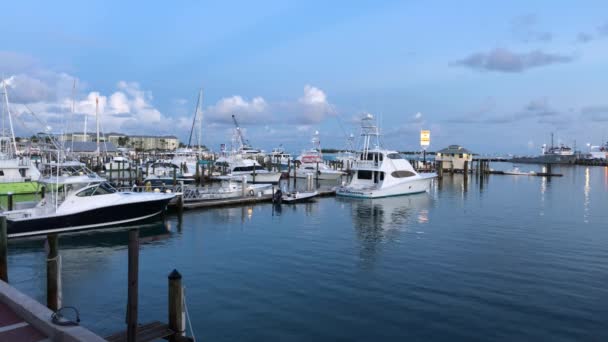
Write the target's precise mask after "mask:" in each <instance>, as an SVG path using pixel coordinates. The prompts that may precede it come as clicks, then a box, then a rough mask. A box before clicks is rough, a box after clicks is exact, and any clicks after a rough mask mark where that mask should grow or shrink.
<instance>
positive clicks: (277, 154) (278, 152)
mask: <svg viewBox="0 0 608 342" xmlns="http://www.w3.org/2000/svg"><path fill="white" fill-rule="evenodd" d="M290 159H291V155H290V154H289V153H287V152H285V149H284V148H283V146H279V147H275V148H273V149H272V152H270V154H269V155H268V156H267V157H266V162H269V163H272V164H279V165H280V166H287V164H288V163H289V160H290Z"/></svg>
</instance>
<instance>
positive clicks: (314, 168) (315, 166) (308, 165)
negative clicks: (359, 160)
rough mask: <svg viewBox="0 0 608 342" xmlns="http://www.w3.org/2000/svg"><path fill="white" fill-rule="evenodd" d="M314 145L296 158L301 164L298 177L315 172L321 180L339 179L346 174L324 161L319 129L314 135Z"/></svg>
mask: <svg viewBox="0 0 608 342" xmlns="http://www.w3.org/2000/svg"><path fill="white" fill-rule="evenodd" d="M312 145H313V147H312V148H311V149H309V150H304V151H302V154H300V155H299V156H298V157H297V158H296V160H297V161H298V162H299V164H300V165H299V167H298V168H296V171H295V172H296V178H307V177H308V175H309V174H313V175H314V177H315V178H316V179H319V180H337V179H338V178H340V177H342V176H344V175H346V173H344V172H342V171H340V170H334V169H332V168H330V167H329V166H327V165H325V163H324V162H323V153H322V152H321V140H320V139H319V131H315V134H314V135H313V137H312Z"/></svg>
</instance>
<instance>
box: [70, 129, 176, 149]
mask: <svg viewBox="0 0 608 342" xmlns="http://www.w3.org/2000/svg"><path fill="white" fill-rule="evenodd" d="M63 137H64V138H63V139H64V140H66V141H69V140H74V141H95V139H96V133H87V134H84V133H82V132H80V133H71V134H65V135H64V136H63ZM100 141H107V142H111V143H113V144H114V146H117V147H130V148H134V149H138V150H141V151H152V150H155V151H175V150H176V149H177V148H178V147H179V139H178V138H177V137H176V136H174V135H128V134H123V133H115V132H112V133H107V134H103V135H101V136H100Z"/></svg>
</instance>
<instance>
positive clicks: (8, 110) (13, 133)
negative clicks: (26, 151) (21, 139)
mask: <svg viewBox="0 0 608 342" xmlns="http://www.w3.org/2000/svg"><path fill="white" fill-rule="evenodd" d="M2 86H3V87H4V103H5V104H6V113H7V114H8V124H9V126H10V129H11V139H12V140H11V141H12V142H13V148H14V151H15V154H17V152H18V151H17V142H16V141H15V131H14V130H13V118H12V116H11V109H10V108H9V105H8V92H7V91H6V82H4V80H3V81H2Z"/></svg>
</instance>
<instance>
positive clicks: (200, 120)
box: [197, 88, 203, 157]
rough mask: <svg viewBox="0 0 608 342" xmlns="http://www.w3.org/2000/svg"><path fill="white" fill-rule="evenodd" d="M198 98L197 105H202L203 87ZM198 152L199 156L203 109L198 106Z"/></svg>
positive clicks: (200, 151)
mask: <svg viewBox="0 0 608 342" xmlns="http://www.w3.org/2000/svg"><path fill="white" fill-rule="evenodd" d="M198 99H199V101H198V102H199V105H200V106H201V107H202V106H203V89H202V88H201V90H200V92H199V94H198ZM197 110H198V154H199V157H200V155H201V153H202V150H203V147H202V146H203V109H202V108H200V107H198V108H197Z"/></svg>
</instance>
